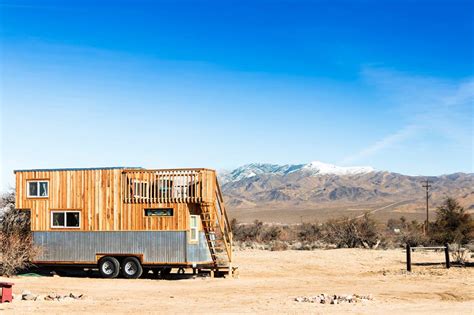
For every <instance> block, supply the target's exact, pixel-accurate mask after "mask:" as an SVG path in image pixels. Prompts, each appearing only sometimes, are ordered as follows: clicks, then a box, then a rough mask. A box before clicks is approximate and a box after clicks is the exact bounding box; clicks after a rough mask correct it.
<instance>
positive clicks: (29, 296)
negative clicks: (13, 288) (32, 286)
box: [21, 294, 37, 301]
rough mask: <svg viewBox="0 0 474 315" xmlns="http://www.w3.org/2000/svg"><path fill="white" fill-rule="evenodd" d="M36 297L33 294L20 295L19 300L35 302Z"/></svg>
mask: <svg viewBox="0 0 474 315" xmlns="http://www.w3.org/2000/svg"><path fill="white" fill-rule="evenodd" d="M36 297H37V296H36V295H34V294H22V296H21V299H22V300H23V301H35V300H36Z"/></svg>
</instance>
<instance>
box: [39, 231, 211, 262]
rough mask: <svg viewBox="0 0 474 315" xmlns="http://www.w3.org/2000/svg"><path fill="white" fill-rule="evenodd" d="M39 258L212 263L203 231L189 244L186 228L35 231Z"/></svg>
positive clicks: (53, 259) (81, 260) (78, 260)
mask: <svg viewBox="0 0 474 315" xmlns="http://www.w3.org/2000/svg"><path fill="white" fill-rule="evenodd" d="M33 237H34V242H35V244H36V245H39V246H41V247H42V253H41V254H40V256H39V257H37V259H36V260H37V261H71V262H72V261H74V262H94V261H95V259H96V254H98V253H101V254H107V253H109V254H137V255H143V262H144V263H170V264H171V263H194V262H211V261H212V259H211V256H210V253H209V248H208V246H207V243H206V238H205V235H204V233H203V232H201V233H200V240H199V243H198V244H188V242H187V232H185V231H107V232H74V231H67V232H62V231H61V232H59V231H57V232H33Z"/></svg>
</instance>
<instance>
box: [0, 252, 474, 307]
mask: <svg viewBox="0 0 474 315" xmlns="http://www.w3.org/2000/svg"><path fill="white" fill-rule="evenodd" d="M235 260H236V263H237V264H238V265H239V269H240V277H239V278H238V279H210V278H195V279H193V278H191V277H190V278H187V279H180V280H177V279H175V280H155V279H140V280H126V279H110V280H109V279H100V278H87V277H86V276H85V275H83V276H81V277H64V276H62V277H26V276H19V277H13V278H0V281H11V282H14V283H15V286H14V293H15V294H20V293H21V292H22V291H23V290H29V291H31V292H32V293H33V294H41V295H43V296H44V295H46V294H50V293H58V294H69V293H70V292H73V293H84V294H85V295H86V299H84V300H72V301H61V302H58V301H44V300H41V301H18V300H16V301H14V302H13V303H6V304H0V312H2V311H3V312H4V313H15V314H59V313H69V314H73V313H96V314H103V313H109V314H114V313H135V312H136V313H138V312H139V313H321V314H328V313H329V314H342V313H345V312H351V313H358V314H374V313H377V314H383V313H390V314H401V313H403V314H407V313H417V314H419V313H421V314H473V313H474V268H460V267H453V268H451V269H449V270H447V269H444V267H443V266H442V265H437V266H416V265H415V266H413V272H412V273H411V274H407V273H406V272H405V271H404V269H405V265H404V261H405V253H404V252H403V251H402V250H363V249H337V250H315V251H282V252H270V251H262V250H248V251H239V252H236V253H235ZM413 260H414V262H417V261H418V262H436V261H442V260H443V253H423V252H416V253H414V255H413ZM320 293H327V294H350V293H351V294H352V293H355V294H372V295H373V296H374V299H373V300H372V301H368V302H364V303H358V304H339V305H323V304H313V303H299V302H296V301H294V298H295V297H296V296H299V295H304V296H313V295H317V294H320Z"/></svg>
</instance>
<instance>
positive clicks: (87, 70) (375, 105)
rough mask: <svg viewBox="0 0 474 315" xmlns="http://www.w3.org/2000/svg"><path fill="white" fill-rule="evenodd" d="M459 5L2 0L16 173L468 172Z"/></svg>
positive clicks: (472, 95)
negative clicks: (327, 168) (329, 166)
mask: <svg viewBox="0 0 474 315" xmlns="http://www.w3.org/2000/svg"><path fill="white" fill-rule="evenodd" d="M472 12H474V8H473V2H472V1H403V0H402V1H362V0H361V1H278V0H273V1H269V0H266V1H257V0H254V1H77V2H76V1H38V0H37V1H3V0H0V14H1V16H0V27H1V28H0V40H1V46H0V47H1V50H0V52H1V55H0V57H1V59H0V67H1V68H0V71H1V72H0V74H1V90H0V93H1V94H0V96H1V97H0V102H1V121H0V122H1V137H0V139H1V168H0V171H1V173H2V174H1V175H0V176H1V186H0V190H1V189H6V188H7V187H8V186H9V185H12V184H13V180H12V170H13V169H22V168H48V167H88V166H117V165H126V166H144V167H188V166H189V167H197V166H204V167H211V168H216V169H222V168H232V167H236V166H239V165H242V164H245V163H251V162H272V163H282V164H286V163H304V162H309V161H313V160H321V161H324V162H329V163H335V164H340V165H370V166H373V167H375V168H378V169H382V170H391V171H396V172H400V173H406V174H419V175H437V174H444V173H452V172H457V171H463V172H473V164H474V158H473V149H472V148H473V145H474V144H473V141H474V140H473V99H474V74H473V70H474V61H473V59H474V57H473V55H474V40H473V38H474V26H473V13H472Z"/></svg>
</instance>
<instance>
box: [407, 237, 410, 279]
mask: <svg viewBox="0 0 474 315" xmlns="http://www.w3.org/2000/svg"><path fill="white" fill-rule="evenodd" d="M407 271H409V272H411V247H410V244H408V243H407Z"/></svg>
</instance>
